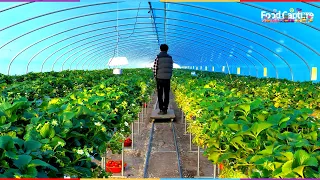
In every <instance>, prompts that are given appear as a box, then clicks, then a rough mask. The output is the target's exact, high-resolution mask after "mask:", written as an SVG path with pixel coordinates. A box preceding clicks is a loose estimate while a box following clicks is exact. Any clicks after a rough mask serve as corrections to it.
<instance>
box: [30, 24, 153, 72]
mask: <svg viewBox="0 0 320 180" xmlns="http://www.w3.org/2000/svg"><path fill="white" fill-rule="evenodd" d="M142 24H149V23H142ZM123 26H127V24H124V25H123ZM111 27H113V26H111ZM107 28H108V27H106V28H99V30H101V29H107ZM150 28H151V27H150ZM136 29H145V27H143V28H136ZM127 30H132V29H124V30H122V31H127ZM93 31H95V30H91V31H88V32H93ZM85 33H87V32H85ZM85 33H81V34H85ZM100 35H101V34H99V36H100ZM75 36H78V35H74V36H72V37H75ZM95 37H96V36H95ZM70 38H71V37H69V38H66V39H64V40H67V39H70ZM89 38H90V37H89ZM85 39H88V38H85ZM99 40H100V39H99ZM62 41H63V40H61V41H59V42H62ZM80 41H82V40H79V41H77V42H80ZM59 42H58V43H59ZM75 43H76V42H75ZM75 43H72V44H75ZM89 43H91V42H89ZM55 44H57V43H54V45H55ZM51 46H52V45H50V46H48V47H51ZM68 46H70V45H68ZM68 46H65V47H68ZM78 47H79V46H78ZM45 49H47V48H44V49H43V50H45ZM62 49H63V48H61V49H59V50H62ZM43 50H41V51H40V52H43ZM38 54H39V53H37V54H36V55H38ZM65 54H66V53H65ZM65 54H63V55H65ZM51 55H53V54H51ZM63 55H62V56H63ZM62 56H60V57H59V58H58V59H60V58H61V57H62ZM33 58H35V56H34V57H33ZM33 58H32V59H33ZM32 59H31V60H30V61H32ZM58 59H57V60H58ZM47 60H48V59H46V60H45V61H44V62H43V64H44V63H45V62H46V61H47ZM57 60H56V61H55V62H57ZM54 64H55V63H54ZM53 68H54V66H53V67H52V69H53ZM42 69H43V66H42V68H41V70H42Z"/></svg>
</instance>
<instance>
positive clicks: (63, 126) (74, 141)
mask: <svg viewBox="0 0 320 180" xmlns="http://www.w3.org/2000/svg"><path fill="white" fill-rule="evenodd" d="M75 74H76V76H74V75H75ZM37 75H38V76H39V77H41V79H37V78H36V76H35V75H32V76H30V75H25V77H26V78H23V77H20V79H24V80H25V81H24V82H13V83H11V84H8V83H6V86H5V87H4V88H3V92H2V96H1V99H0V177H23V178H27V177H28V178H32V177H63V176H64V175H70V176H76V177H103V176H107V174H106V173H105V172H103V171H102V169H101V168H100V167H99V166H97V165H96V164H95V163H93V162H92V159H91V156H93V157H95V158H96V159H98V160H99V159H100V158H101V155H102V154H103V153H104V152H105V151H106V149H107V148H111V149H112V150H114V151H116V150H118V151H119V150H120V149H119V148H121V146H120V147H118V146H116V147H113V146H115V145H117V144H114V142H112V139H114V136H115V135H119V134H120V135H121V137H125V136H127V135H129V134H130V124H131V123H132V122H133V121H134V120H135V119H136V118H137V115H138V113H139V112H140V108H141V106H140V105H141V104H142V103H143V102H146V101H148V99H149V96H150V94H151V90H152V88H148V87H149V86H153V83H154V82H153V80H152V72H151V71H150V70H146V69H142V70H124V74H123V75H120V76H115V75H112V72H111V71H110V70H103V71H92V72H90V71H89V72H88V71H82V72H79V71H77V72H72V71H64V72H60V73H47V74H41V73H38V74H37ZM6 78H7V77H6ZM12 78H16V77H12ZM94 78H97V79H94ZM6 81H8V80H7V79H6ZM40 82H42V84H41V83H40ZM66 82H68V83H66ZM34 84H38V86H37V87H33V86H32V85H34ZM75 84H78V87H75ZM56 85H60V86H59V88H58V89H59V91H62V92H63V91H66V92H64V93H61V94H59V93H57V92H52V91H53V87H54V86H56ZM79 87H81V89H79ZM20 90H21V91H20ZM37 90H39V91H38V92H37V94H38V96H35V95H36V93H33V91H37ZM24 91H29V92H28V93H30V94H32V95H31V96H25V95H24V93H22V92H24ZM50 92H51V94H50ZM18 93H20V94H18ZM9 94H10V95H9ZM119 143H120V142H119Z"/></svg>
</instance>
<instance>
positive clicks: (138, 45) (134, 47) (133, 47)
mask: <svg viewBox="0 0 320 180" xmlns="http://www.w3.org/2000/svg"><path fill="white" fill-rule="evenodd" d="M130 44H131V43H130ZM130 44H129V45H130ZM134 44H135V45H136V46H131V48H132V49H135V50H137V48H136V47H141V46H142V45H145V46H146V45H148V44H145V43H143V42H141V44H136V42H134ZM126 45H128V44H126ZM112 46H113V47H114V45H111V47H112ZM99 47H101V46H99ZM119 47H120V48H121V47H122V46H119ZM126 48H127V46H126ZM142 48H144V47H142ZM142 48H138V49H142ZM129 49H130V48H129ZM92 50H95V48H94V49H92ZM120 52H125V51H119V53H120ZM111 54H112V51H111ZM88 56H89V55H88ZM88 56H86V57H88ZM93 57H95V56H93ZM93 57H92V58H93ZM83 59H85V58H83ZM83 59H82V60H83ZM90 59H91V58H87V60H86V61H85V62H84V63H83V64H82V69H83V67H84V65H85V64H86V63H87V62H88V61H89V60H90ZM93 61H94V60H92V59H91V61H90V63H89V64H88V67H90V64H92V62H93ZM80 62H82V61H79V62H78V64H77V67H78V65H79V64H80Z"/></svg>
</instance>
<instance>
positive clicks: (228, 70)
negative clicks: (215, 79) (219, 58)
mask: <svg viewBox="0 0 320 180" xmlns="http://www.w3.org/2000/svg"><path fill="white" fill-rule="evenodd" d="M226 63H227V68H228V72H229V76H230V79H232V78H231V74H230V68H229V65H228V62H227V61H226Z"/></svg>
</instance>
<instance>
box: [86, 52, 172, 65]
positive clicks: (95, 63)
mask: <svg viewBox="0 0 320 180" xmlns="http://www.w3.org/2000/svg"><path fill="white" fill-rule="evenodd" d="M98 48H99V47H98ZM98 48H96V49H98ZM96 49H94V50H96ZM95 52H96V51H95ZM106 52H107V51H105V52H104V53H106ZM91 54H92V53H91ZM91 54H90V55H91ZM100 54H102V53H100ZM170 54H171V55H174V54H173V53H170ZM88 56H89V55H88ZM88 56H86V58H87V57H88ZM92 62H93V61H92ZM92 62H91V63H90V64H89V65H88V66H90V65H91V64H92ZM100 62H101V61H96V62H94V64H93V66H97V65H98V64H99V63H100Z"/></svg>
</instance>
